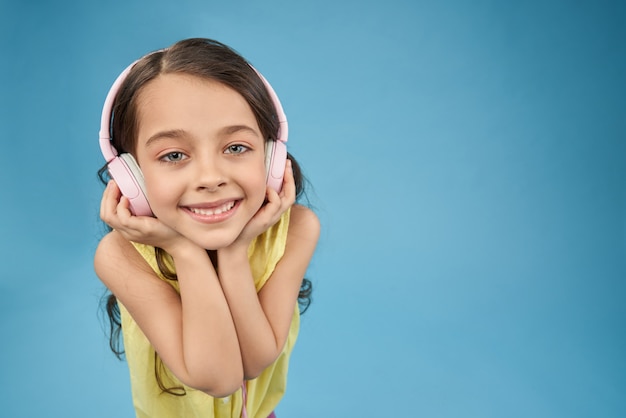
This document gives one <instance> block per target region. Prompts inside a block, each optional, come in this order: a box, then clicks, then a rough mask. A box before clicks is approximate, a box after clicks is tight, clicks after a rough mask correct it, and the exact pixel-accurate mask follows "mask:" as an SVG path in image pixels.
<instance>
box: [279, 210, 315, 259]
mask: <svg viewBox="0 0 626 418" xmlns="http://www.w3.org/2000/svg"><path fill="white" fill-rule="evenodd" d="M320 228H321V227H320V221H319V219H318V217H317V215H316V214H315V212H313V211H312V210H311V209H309V208H307V207H306V206H301V205H294V206H293V207H292V208H291V214H290V217H289V230H288V233H287V246H286V249H285V253H286V254H292V255H295V256H296V257H298V258H300V257H303V258H304V259H306V260H307V261H308V260H310V258H311V257H312V255H313V252H314V251H315V247H316V246H317V241H318V239H319V236H320Z"/></svg>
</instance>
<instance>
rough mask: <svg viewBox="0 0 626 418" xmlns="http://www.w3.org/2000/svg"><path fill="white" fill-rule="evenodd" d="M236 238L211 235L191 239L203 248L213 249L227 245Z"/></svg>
mask: <svg viewBox="0 0 626 418" xmlns="http://www.w3.org/2000/svg"><path fill="white" fill-rule="evenodd" d="M236 239H237V237H211V238H204V239H200V240H192V241H193V242H194V243H195V244H196V245H198V246H199V247H202V248H204V249H205V250H209V251H215V250H220V249H222V248H226V247H228V246H229V245H231V244H232V243H233V242H235V240H236Z"/></svg>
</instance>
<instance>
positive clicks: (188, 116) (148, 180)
mask: <svg viewBox="0 0 626 418" xmlns="http://www.w3.org/2000/svg"><path fill="white" fill-rule="evenodd" d="M138 99H139V100H138V102H137V106H138V131H137V134H138V135H137V147H136V158H137V161H138V163H139V166H140V167H141V170H142V172H143V175H144V179H145V184H146V194H147V197H148V201H149V202H150V207H151V208H152V211H153V212H154V215H155V216H156V217H157V218H158V219H159V220H160V221H161V222H163V223H165V224H166V225H168V226H169V227H171V228H173V229H175V230H176V231H178V232H179V233H180V234H182V235H184V236H185V237H187V238H188V239H190V240H191V241H193V242H195V243H196V244H197V245H200V246H201V247H203V248H205V249H219V248H223V247H226V246H228V245H230V244H231V243H232V242H234V241H235V239H236V238H237V237H238V236H239V234H240V233H241V231H242V230H243V228H244V227H245V226H246V224H247V223H248V221H249V220H250V219H251V218H252V217H253V216H254V214H255V213H256V212H257V211H258V210H259V208H260V207H261V205H262V204H263V201H264V199H265V190H266V186H265V164H264V163H265V159H264V152H265V147H264V145H265V141H264V138H263V135H262V134H261V130H260V129H259V126H258V124H257V122H256V119H255V117H254V114H253V113H252V110H251V109H250V106H249V105H248V103H247V102H246V101H245V100H244V98H243V97H242V96H241V95H240V94H239V93H237V92H236V91H235V90H232V89H231V88H229V87H227V86H225V85H223V84H220V83H218V82H216V81H212V80H206V79H202V78H199V77H194V76H191V75H187V74H165V75H160V76H159V77H157V78H156V79H154V80H152V81H150V82H149V83H148V84H147V85H146V86H144V88H143V90H142V91H141V93H140V96H139V98H138Z"/></svg>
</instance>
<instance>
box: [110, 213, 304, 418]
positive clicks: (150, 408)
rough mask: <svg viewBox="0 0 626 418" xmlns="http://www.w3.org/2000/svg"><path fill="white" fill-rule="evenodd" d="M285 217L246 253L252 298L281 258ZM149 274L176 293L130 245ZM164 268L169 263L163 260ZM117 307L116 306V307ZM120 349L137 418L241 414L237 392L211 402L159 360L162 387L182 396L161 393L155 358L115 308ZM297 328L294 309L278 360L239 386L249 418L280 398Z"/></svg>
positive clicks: (149, 257)
mask: <svg viewBox="0 0 626 418" xmlns="http://www.w3.org/2000/svg"><path fill="white" fill-rule="evenodd" d="M289 213H290V212H289V211H287V212H285V214H283V216H282V217H281V219H280V220H279V221H278V223H277V224H276V225H274V226H272V227H271V228H270V229H268V230H267V231H266V232H265V233H263V234H261V235H259V236H258V237H257V238H256V239H255V240H254V241H253V242H252V243H251V244H250V247H249V249H248V259H249V260H250V267H251V270H252V275H253V277H254V283H255V286H256V289H257V292H258V291H259V290H260V289H261V288H262V287H263V285H264V284H265V283H266V282H267V280H268V278H269V277H270V275H271V274H272V272H273V271H274V268H275V267H276V264H277V263H278V261H279V260H280V259H281V257H282V256H283V254H284V252H285V245H286V242H287V230H288V227H289ZM133 245H134V246H135V248H136V249H137V251H139V253H140V254H141V255H142V256H143V258H144V259H145V260H146V261H147V262H148V264H150V266H151V267H152V269H153V270H154V271H155V273H156V274H157V275H158V276H159V277H160V278H161V279H162V280H165V281H166V282H167V283H169V284H170V285H171V286H172V287H174V288H175V289H176V291H179V289H178V282H177V281H171V280H167V279H165V277H163V275H162V274H161V273H160V271H159V269H158V267H157V263H156V258H155V255H154V247H151V246H147V245H143V244H137V243H133ZM166 261H168V262H169V263H168V264H169V266H168V267H170V268H172V267H173V263H172V262H171V259H169V260H166ZM118 303H119V302H118ZM119 307H120V312H121V318H122V332H123V336H124V349H125V352H126V360H127V363H128V369H129V372H130V384H131V390H132V396H133V404H134V407H135V412H136V416H137V418H182V417H184V418H239V417H241V414H242V409H243V408H242V407H243V396H242V389H239V390H238V391H237V392H235V393H234V394H232V395H230V396H228V397H225V398H214V397H211V396H209V395H207V394H206V393H204V392H201V391H198V390H195V389H192V388H190V387H188V386H185V385H183V384H182V383H181V382H180V381H179V380H178V379H177V378H176V377H175V376H174V375H173V374H172V372H170V371H169V370H167V368H166V367H165V365H164V364H163V363H162V362H161V361H160V360H159V361H158V363H160V370H161V373H160V374H161V379H162V381H163V382H164V384H165V386H166V387H183V388H184V389H185V392H186V395H184V396H175V395H172V394H169V393H164V392H163V391H162V390H161V389H160V388H159V386H158V384H157V380H156V377H155V352H154V348H153V347H152V346H151V345H150V342H149V341H148V339H147V338H146V336H145V335H144V334H143V332H142V331H141V330H140V329H139V327H138V326H137V324H136V323H135V321H134V320H133V318H132V317H131V316H130V314H129V313H128V311H127V310H126V308H125V307H124V306H123V305H122V304H121V303H119ZM299 327H300V314H299V312H298V307H297V306H296V309H295V310H294V313H293V317H292V320H291V327H290V329H289V336H288V338H287V342H286V344H285V347H284V349H283V352H282V353H281V355H280V356H279V357H278V359H276V361H275V362H274V363H273V364H271V365H270V366H269V367H268V368H267V369H265V370H264V371H263V372H262V373H261V375H260V376H259V377H257V378H256V379H253V380H249V381H247V382H245V384H246V395H247V396H246V398H247V401H246V410H247V416H248V417H249V418H257V417H258V418H266V417H267V416H268V415H270V413H271V412H272V411H273V410H274V408H276V406H277V405H278V403H279V401H280V399H281V398H282V397H283V394H284V393H285V388H286V384H287V369H288V366H289V356H290V355H291V351H292V349H293V346H294V344H295V342H296V338H297V336H298V330H299Z"/></svg>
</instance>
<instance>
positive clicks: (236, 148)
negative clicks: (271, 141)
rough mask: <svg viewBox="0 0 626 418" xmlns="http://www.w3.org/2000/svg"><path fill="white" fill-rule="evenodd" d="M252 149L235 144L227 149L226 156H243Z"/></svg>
mask: <svg viewBox="0 0 626 418" xmlns="http://www.w3.org/2000/svg"><path fill="white" fill-rule="evenodd" d="M249 149H250V148H248V147H246V146H245V145H241V144H233V145H229V146H228V147H227V148H226V151H225V153H226V154H243V153H244V152H246V151H248V150H249Z"/></svg>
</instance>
